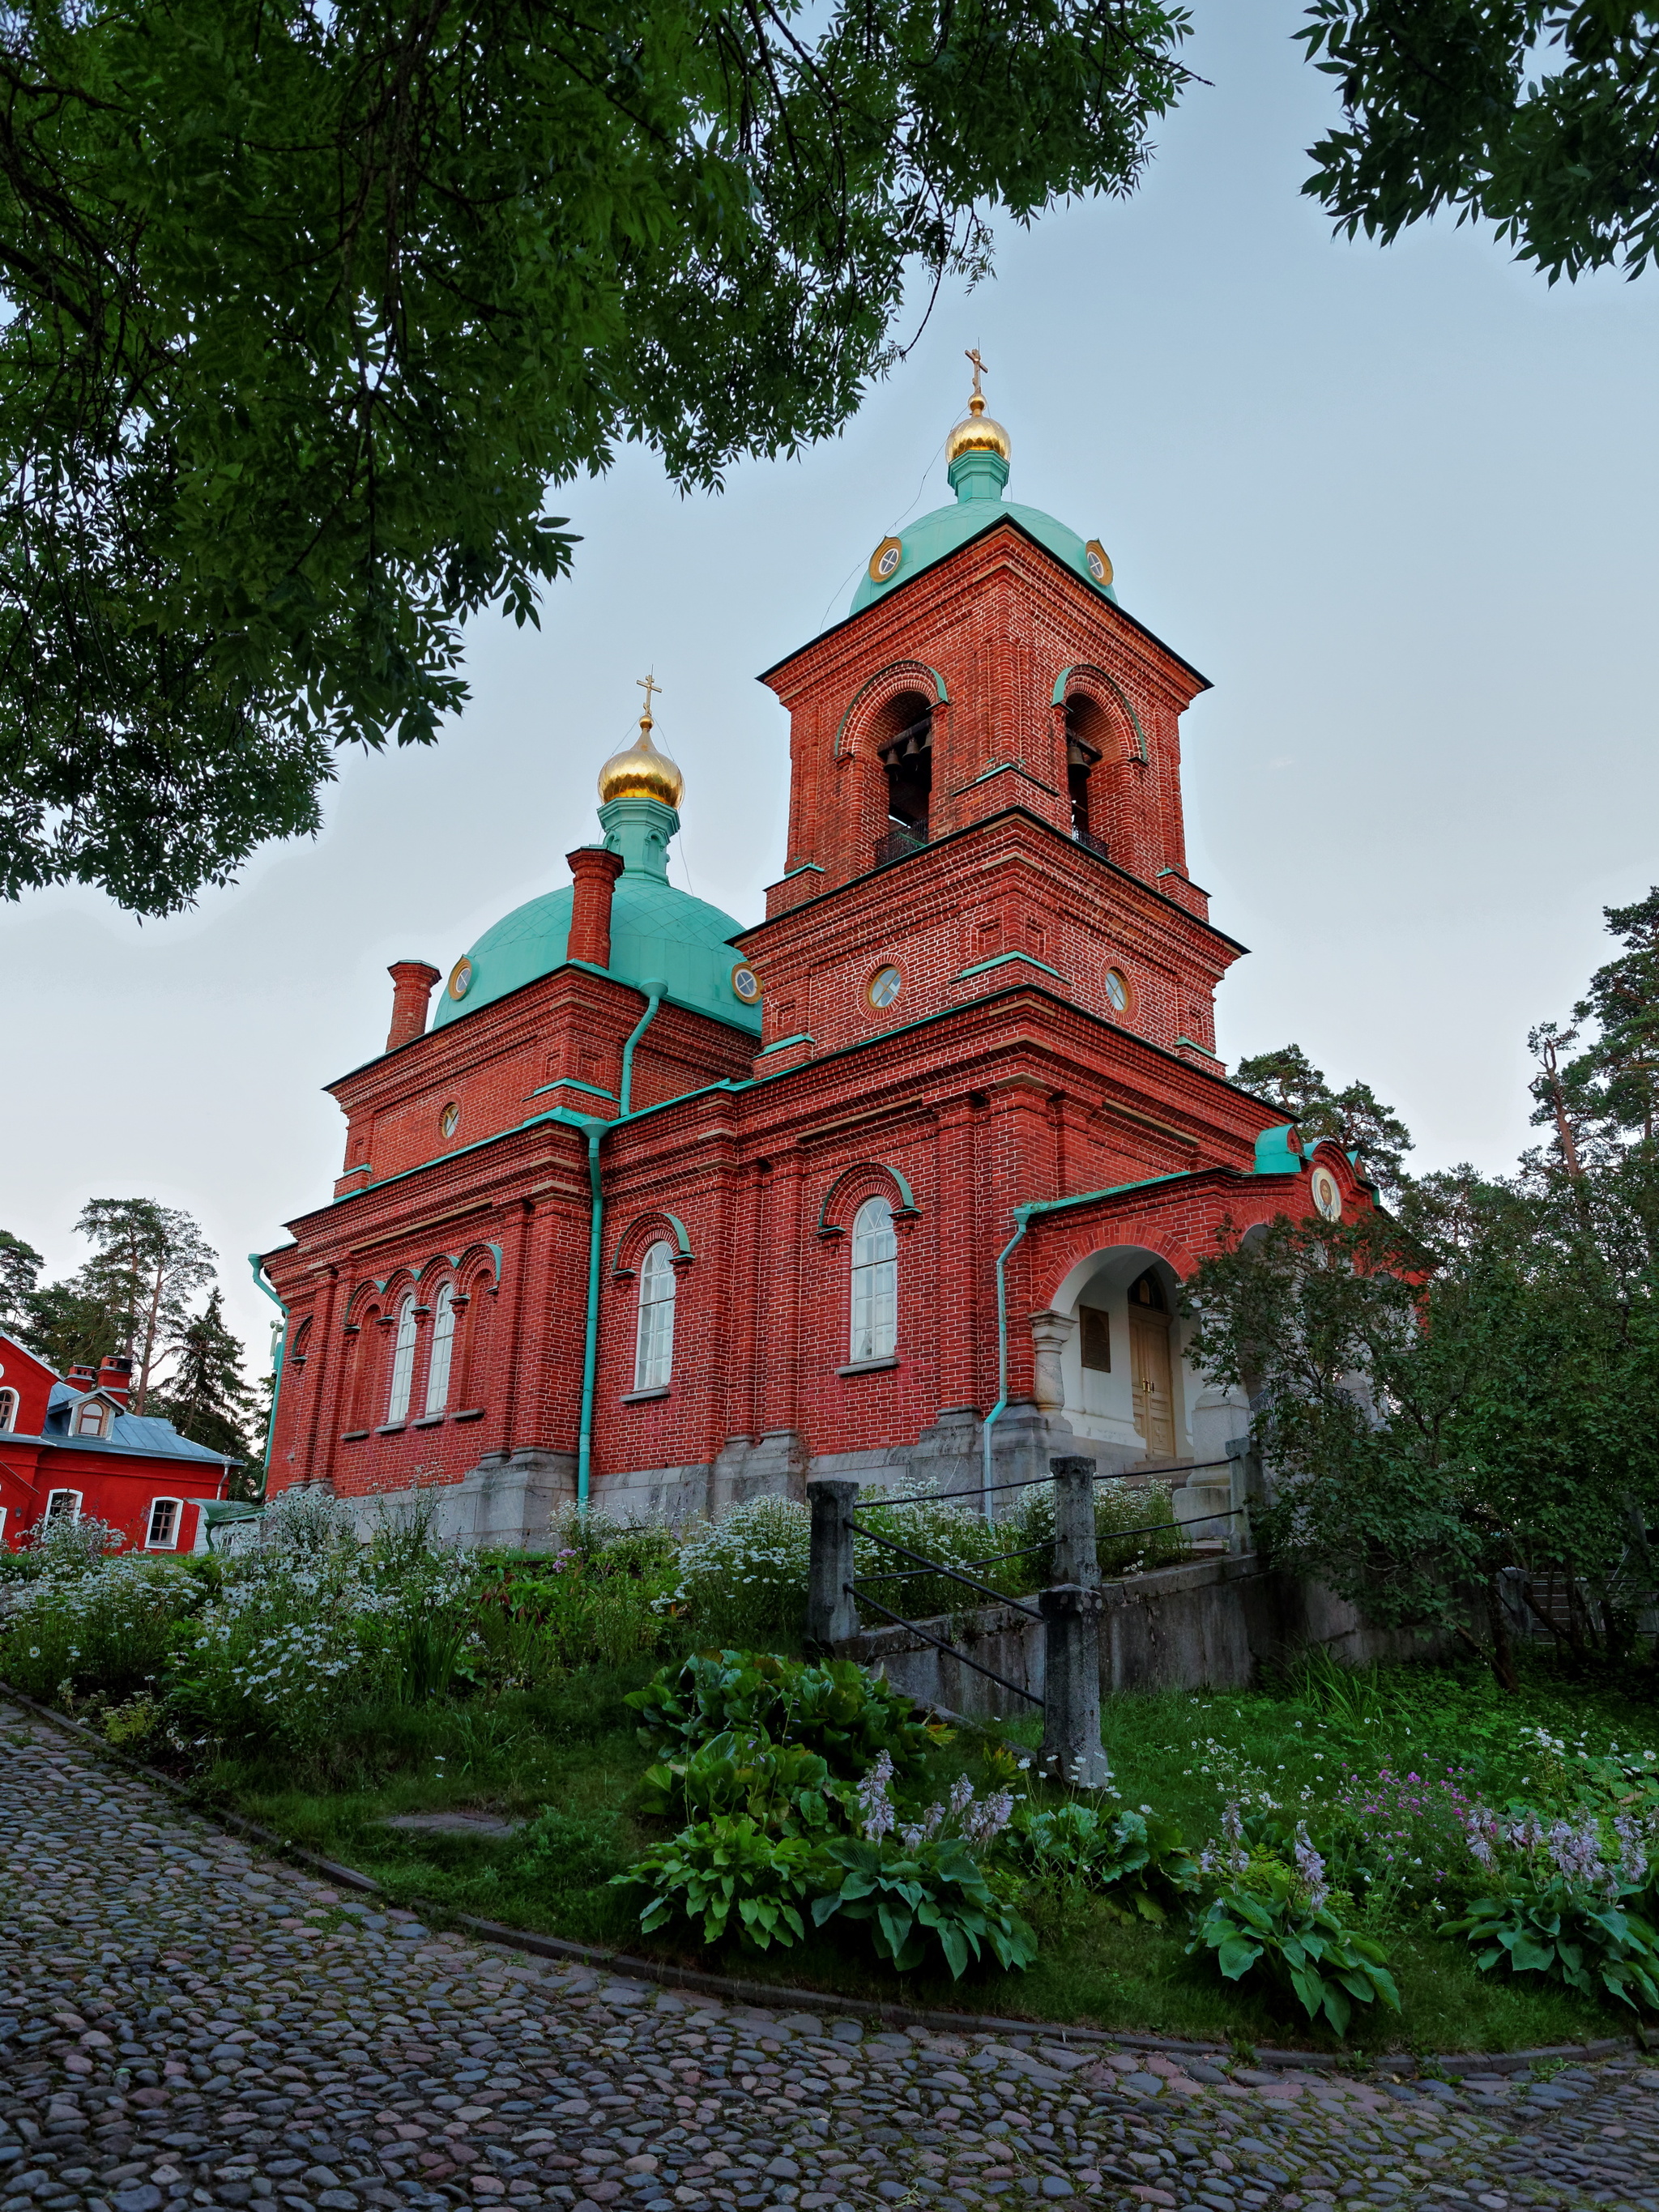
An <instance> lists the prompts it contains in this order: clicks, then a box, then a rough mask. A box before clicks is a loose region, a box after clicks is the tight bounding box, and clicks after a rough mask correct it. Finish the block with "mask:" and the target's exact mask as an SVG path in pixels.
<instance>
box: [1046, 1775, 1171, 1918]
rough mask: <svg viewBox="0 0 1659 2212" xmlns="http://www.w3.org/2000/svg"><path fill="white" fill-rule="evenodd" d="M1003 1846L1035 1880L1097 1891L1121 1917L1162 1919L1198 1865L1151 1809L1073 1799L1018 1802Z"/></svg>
mask: <svg viewBox="0 0 1659 2212" xmlns="http://www.w3.org/2000/svg"><path fill="white" fill-rule="evenodd" d="M1009 1844H1010V1848H1011V1850H1012V1854H1013V1856H1014V1857H1015V1858H1016V1859H1017V1860H1018V1863H1020V1864H1021V1865H1022V1866H1024V1868H1025V1869H1027V1870H1028V1871H1029V1872H1030V1874H1031V1875H1033V1876H1035V1877H1036V1879H1037V1880H1038V1881H1051V1882H1054V1883H1055V1884H1057V1885H1058V1886H1060V1887H1061V1888H1069V1887H1073V1886H1077V1887H1082V1888H1085V1889H1089V1890H1094V1891H1097V1892H1098V1893H1100V1894H1101V1895H1102V1896H1103V1897H1104V1898H1105V1899H1106V1901H1107V1903H1108V1905H1109V1906H1110V1907H1111V1908H1112V1909H1113V1910H1114V1911H1118V1912H1121V1914H1122V1915H1123V1917H1125V1919H1127V1918H1128V1917H1130V1916H1131V1915H1132V1914H1138V1915H1139V1917H1140V1918H1141V1919H1143V1920H1152V1921H1162V1920H1164V1919H1166V1918H1167V1917H1168V1916H1169V1913H1170V1910H1171V1908H1172V1907H1173V1906H1175V1905H1176V1904H1178V1903H1179V1902H1180V1901H1181V1900H1182V1899H1187V1898H1189V1897H1190V1896H1191V1895H1192V1893H1194V1890H1196V1888H1197V1887H1198V1881H1199V1875H1198V1867H1197V1864H1196V1862H1195V1861H1194V1858H1193V1856H1192V1854H1191V1852H1190V1851H1188V1849H1187V1848H1186V1845H1185V1844H1183V1842H1182V1836H1181V1830H1180V1828H1179V1827H1178V1826H1177V1825H1176V1822H1175V1821H1173V1820H1169V1819H1167V1818H1165V1817H1164V1816H1163V1815H1162V1814H1157V1813H1153V1812H1148V1811H1146V1810H1142V1811H1140V1812H1129V1811H1122V1812H1105V1811H1102V1810H1100V1809H1098V1808H1096V1807H1095V1806H1092V1805H1084V1804H1080V1803H1079V1802H1076V1801H1075V1800H1073V1801H1070V1802H1066V1803H1063V1804H1060V1805H1053V1806H1048V1807H1046V1808H1040V1807H1036V1806H1033V1805H1029V1804H1028V1805H1024V1806H1021V1807H1020V1808H1018V1810H1017V1811H1016V1813H1015V1814H1014V1821H1013V1826H1012V1830H1011V1832H1010V1834H1009Z"/></svg>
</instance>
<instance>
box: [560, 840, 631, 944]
mask: <svg viewBox="0 0 1659 2212" xmlns="http://www.w3.org/2000/svg"><path fill="white" fill-rule="evenodd" d="M564 857H565V861H566V865H567V866H568V868H569V870H570V872H571V875H572V876H573V877H574V879H575V880H574V890H575V896H574V900H573V901H572V902H571V908H570V935H569V937H568V939H567V941H566V944H565V950H564V957H565V958H566V959H567V960H586V962H587V963H588V964H589V965H590V966H591V967H594V968H608V967H609V966H610V965H611V892H612V891H613V890H615V888H616V883H617V877H618V876H619V875H621V873H622V872H623V857H622V854H620V853H612V852H609V851H607V849H606V848H605V846H603V845H578V846H577V848H576V849H575V851H574V853H567V854H565V856H564Z"/></svg>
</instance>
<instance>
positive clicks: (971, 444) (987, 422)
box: [945, 346, 1012, 468]
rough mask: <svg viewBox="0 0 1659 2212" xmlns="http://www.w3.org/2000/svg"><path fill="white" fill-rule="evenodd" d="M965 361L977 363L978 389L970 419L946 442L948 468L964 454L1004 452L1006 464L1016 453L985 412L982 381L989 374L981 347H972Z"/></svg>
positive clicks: (969, 411)
mask: <svg viewBox="0 0 1659 2212" xmlns="http://www.w3.org/2000/svg"><path fill="white" fill-rule="evenodd" d="M964 358H965V359H967V360H969V361H970V362H972V363H973V364H974V389H973V392H972V394H971V396H970V397H969V401H968V417H967V420H966V421H965V422H958V423H957V427H956V428H955V429H954V430H952V431H951V435H950V436H949V437H948V438H947V439H946V440H945V465H946V467H947V468H948V467H949V465H951V462H952V461H954V460H955V459H957V456H958V455H959V454H962V453H1000V454H1001V456H1002V458H1003V459H1004V460H1005V461H1006V459H1008V457H1009V455H1010V453H1011V452H1012V443H1011V441H1010V439H1009V436H1008V433H1007V432H1006V430H1005V429H1004V428H1003V427H1002V425H1001V423H1000V422H994V420H993V419H992V417H991V416H988V415H987V413H986V411H985V394H984V392H983V391H982V390H981V386H980V379H981V377H982V376H984V375H986V374H988V372H987V368H986V366H985V362H984V359H983V357H982V356H981V353H980V349H979V348H978V347H977V346H969V348H968V350H967V353H966V355H965V356H964Z"/></svg>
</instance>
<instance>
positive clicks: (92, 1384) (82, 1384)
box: [64, 1366, 98, 1390]
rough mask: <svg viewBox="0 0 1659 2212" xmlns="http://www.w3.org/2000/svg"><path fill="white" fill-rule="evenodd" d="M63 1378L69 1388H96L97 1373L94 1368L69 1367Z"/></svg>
mask: <svg viewBox="0 0 1659 2212" xmlns="http://www.w3.org/2000/svg"><path fill="white" fill-rule="evenodd" d="M64 1382H65V1383H68V1384H69V1386H70V1389H71V1390H95V1389H97V1388H98V1374H97V1370H96V1369H95V1368H91V1367H80V1366H76V1367H71V1368H70V1371H69V1373H68V1374H67V1375H66V1376H64Z"/></svg>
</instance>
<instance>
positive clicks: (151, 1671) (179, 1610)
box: [0, 1549, 206, 1703]
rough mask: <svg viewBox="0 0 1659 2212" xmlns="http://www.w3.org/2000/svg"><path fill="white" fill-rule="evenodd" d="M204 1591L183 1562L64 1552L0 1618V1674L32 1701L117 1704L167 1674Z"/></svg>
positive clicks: (17, 1594) (20, 1591)
mask: <svg viewBox="0 0 1659 2212" xmlns="http://www.w3.org/2000/svg"><path fill="white" fill-rule="evenodd" d="M205 1595H206V1593H205V1591H204V1588H203V1586H202V1584H201V1583H198V1582H197V1580H196V1579H195V1577H192V1576H191V1574H189V1573H188V1572H187V1571H185V1568H184V1566H183V1565H182V1564H181V1563H179V1562H177V1561H174V1560H171V1559H154V1558H148V1557H146V1556H145V1555H144V1554H143V1553H132V1552H126V1553H120V1554H119V1555H118V1556H117V1557H115V1558H112V1559H111V1558H106V1557H105V1556H104V1555H103V1554H102V1553H99V1554H98V1555H97V1559H96V1564H95V1565H94V1564H90V1563H89V1562H88V1559H87V1558H86V1556H85V1555H82V1557H81V1558H80V1559H79V1560H78V1562H77V1560H76V1558H75V1556H74V1555H73V1554H72V1553H68V1551H67V1549H65V1550H64V1552H63V1553H59V1554H58V1555H57V1556H55V1557H52V1558H51V1563H50V1565H49V1567H48V1569H47V1571H46V1572H44V1573H42V1574H40V1575H39V1576H38V1577H36V1578H35V1579H34V1580H33V1582H30V1583H26V1584H25V1585H24V1586H23V1587H22V1588H21V1589H18V1590H17V1591H15V1594H14V1595H13V1596H12V1598H11V1601H10V1603H9V1606H8V1607H7V1609H6V1612H5V1613H4V1614H3V1616H0V1674H3V1675H4V1677H5V1679H6V1680H8V1681H9V1682H10V1683H11V1685H12V1686H13V1687H14V1688H15V1689H19V1690H21V1691H22V1692H23V1694H24V1695H25V1696H26V1697H31V1698H39V1699H44V1700H52V1699H60V1700H61V1701H64V1702H73V1701H74V1700H76V1699H78V1698H83V1697H85V1696H87V1695H88V1694H90V1693H93V1692H97V1693H100V1694H101V1695H102V1697H103V1698H104V1699H106V1701H109V1702H115V1703H118V1702H120V1701H121V1700H123V1699H127V1698H130V1697H131V1696H133V1695H134V1694H135V1693H136V1692H140V1691H143V1690H144V1689H146V1688H148V1687H149V1686H151V1685H152V1684H154V1683H155V1682H156V1681H157V1680H159V1679H160V1678H161V1676H162V1675H163V1674H165V1673H166V1671H167V1665H168V1659H169V1655H170V1652H171V1650H172V1647H173V1640H174V1637H175V1634H176V1632H177V1631H178V1630H179V1626H180V1625H181V1624H183V1623H185V1622H187V1621H189V1620H191V1619H192V1617H193V1616H194V1615H195V1614H196V1613H197V1611H198V1610H199V1608H200V1607H201V1605H202V1602H203V1600H204V1596H205Z"/></svg>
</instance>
